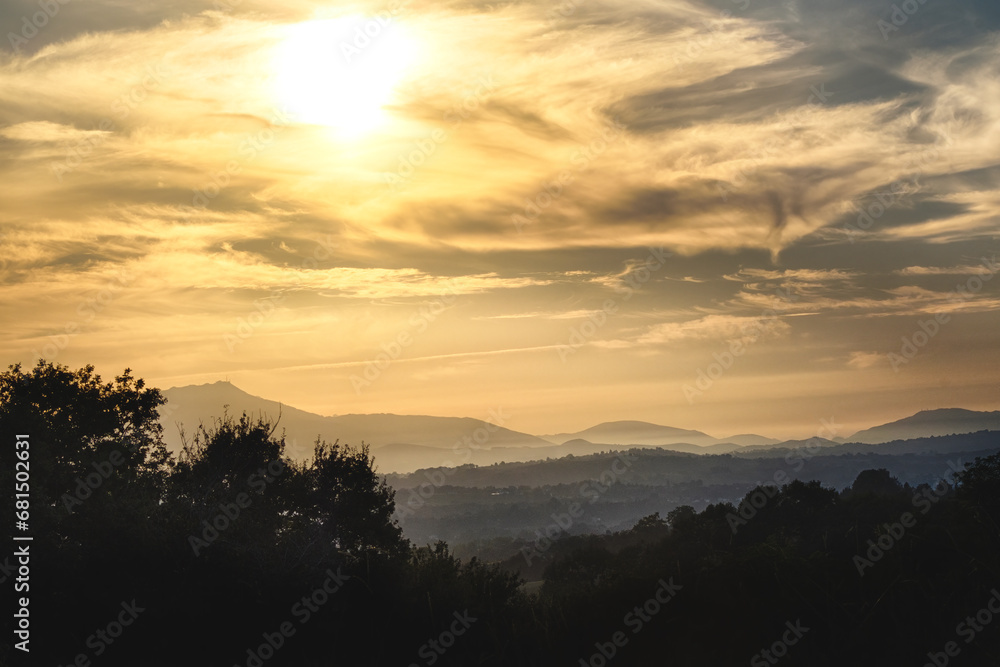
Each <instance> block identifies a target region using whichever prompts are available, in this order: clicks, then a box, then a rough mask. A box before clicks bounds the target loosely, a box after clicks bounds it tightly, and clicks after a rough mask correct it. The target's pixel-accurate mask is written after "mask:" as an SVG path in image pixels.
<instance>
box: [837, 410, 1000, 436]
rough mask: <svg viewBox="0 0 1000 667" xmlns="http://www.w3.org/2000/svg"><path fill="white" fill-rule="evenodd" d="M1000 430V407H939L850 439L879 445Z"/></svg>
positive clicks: (861, 433) (856, 434)
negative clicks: (977, 409) (997, 408)
mask: <svg viewBox="0 0 1000 667" xmlns="http://www.w3.org/2000/svg"><path fill="white" fill-rule="evenodd" d="M997 430H1000V410H993V411H992V412H979V411H976V410H967V409H965V408H937V409H933V410H921V411H920V412H918V413H916V414H913V415H910V416H909V417H903V418H902V419H897V420H896V421H894V422H889V423H888V424H882V425H881V426H875V427H872V428H868V429H865V430H863V431H858V432H857V433H855V434H854V435H852V436H851V437H849V438H847V439H846V440H847V441H848V442H863V443H867V444H878V443H882V442H891V441H893V440H910V439H913V438H926V437H929V436H937V435H955V434H960V433H975V432H976V431H997Z"/></svg>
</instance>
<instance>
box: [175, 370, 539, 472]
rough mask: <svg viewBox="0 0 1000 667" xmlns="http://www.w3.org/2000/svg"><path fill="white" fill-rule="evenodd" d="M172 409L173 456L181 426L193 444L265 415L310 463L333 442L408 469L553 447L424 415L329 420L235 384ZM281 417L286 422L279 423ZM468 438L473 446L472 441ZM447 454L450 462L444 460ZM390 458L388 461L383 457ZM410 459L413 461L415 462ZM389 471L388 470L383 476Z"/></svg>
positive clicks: (190, 396) (180, 392)
mask: <svg viewBox="0 0 1000 667" xmlns="http://www.w3.org/2000/svg"><path fill="white" fill-rule="evenodd" d="M163 395H164V396H165V397H166V398H167V401H168V402H167V406H166V409H165V410H162V411H161V418H160V422H161V423H162V424H163V427H164V440H166V442H167V446H168V447H169V448H170V449H171V451H175V452H176V451H179V450H180V447H181V437H180V432H179V429H178V426H177V425H178V423H180V424H182V425H183V427H184V432H185V435H186V436H187V437H188V438H189V439H190V438H191V437H192V436H193V435H194V433H195V431H196V429H197V427H198V424H199V423H201V422H205V423H206V425H209V424H211V422H212V421H213V420H214V419H215V418H218V417H221V416H222V414H223V406H229V407H228V413H229V414H230V415H232V416H236V417H238V416H239V415H241V414H242V413H243V412H246V413H247V414H248V415H251V416H254V417H257V416H260V415H264V416H266V417H268V418H269V419H271V420H278V433H279V434H280V433H281V431H282V430H284V431H285V444H286V448H287V450H288V453H289V455H290V456H292V457H293V458H297V459H305V458H308V457H310V456H311V455H312V452H313V445H314V443H315V441H316V438H317V437H321V438H322V439H324V440H326V441H327V442H333V441H335V440H339V441H340V442H341V443H345V444H351V445H360V444H361V443H362V442H364V443H367V444H369V445H371V447H372V451H373V452H377V451H378V450H379V449H380V448H381V447H384V446H387V445H395V447H394V450H389V451H394V452H395V454H396V455H395V456H394V457H393V459H394V465H396V464H398V465H402V466H404V467H405V466H408V465H410V463H416V461H417V460H420V461H421V462H422V464H424V465H426V464H427V463H428V459H432V460H433V459H436V460H437V463H432V465H444V463H445V461H446V460H452V461H453V462H454V464H455V465H459V464H460V463H461V462H462V461H460V460H457V459H456V456H457V455H456V453H455V452H454V451H453V449H452V448H453V447H455V446H456V445H462V446H464V444H465V443H466V442H470V443H472V444H475V445H476V446H486V447H523V448H526V449H530V448H533V447H548V446H550V443H548V442H546V441H545V440H542V439H541V438H538V437H536V436H533V435H529V434H527V433H519V432H517V431H512V430H510V429H507V428H503V427H502V426H498V425H495V424H490V423H488V422H485V421H482V420H479V419H471V418H467V417H431V416H423V415H394V414H371V415H337V416H332V417H327V416H323V415H317V414H314V413H311V412H306V411H305V410H299V409H298V408H293V407H289V406H287V405H283V404H281V403H278V402H277V401H271V400H268V399H265V398H261V397H259V396H253V395H252V394H248V393H247V392H245V391H243V390H242V389H239V388H238V387H236V386H234V385H233V384H231V383H229V382H216V383H213V384H204V385H190V386H186V387H174V388H171V389H167V390H165V391H164V392H163ZM279 415H280V420H279ZM467 438H468V441H467V440H466V439H467ZM441 452H443V453H444V454H445V456H443V457H442V456H441ZM382 458H388V457H382ZM409 459H413V461H410V460H409ZM383 471H384V470H383Z"/></svg>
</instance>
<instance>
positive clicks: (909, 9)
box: [0, 0, 1000, 438]
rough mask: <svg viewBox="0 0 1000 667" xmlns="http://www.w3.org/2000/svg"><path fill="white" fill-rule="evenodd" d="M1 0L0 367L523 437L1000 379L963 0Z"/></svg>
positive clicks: (729, 424) (995, 236)
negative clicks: (83, 370) (83, 374)
mask: <svg viewBox="0 0 1000 667" xmlns="http://www.w3.org/2000/svg"><path fill="white" fill-rule="evenodd" d="M0 28H2V33H3V35H5V36H4V38H3V39H2V40H0V177H2V179H3V184H4V187H3V190H2V194H0V250H2V255H0V284H2V290H3V298H2V299H0V319H2V321H3V323H4V326H3V327H2V331H0V361H2V362H3V364H4V365H5V366H6V365H7V364H14V363H21V364H23V365H24V366H25V367H30V366H32V365H34V363H35V362H36V361H37V359H38V358H40V357H43V358H45V359H46V360H48V361H54V362H58V363H61V364H66V365H68V366H70V367H72V368H76V367H80V366H83V365H85V364H94V365H95V366H96V367H97V370H98V372H100V373H102V374H103V375H104V376H105V377H107V378H110V377H112V376H114V375H116V374H118V373H120V372H121V370H122V369H124V368H125V367H129V368H131V369H133V371H134V373H135V374H136V375H138V376H140V377H142V378H144V379H146V380H147V382H149V383H150V384H152V385H154V386H158V387H161V388H167V387H171V386H180V385H188V384H201V383H207V382H215V381H217V380H224V379H228V380H230V381H231V382H233V383H234V384H236V385H237V386H239V387H240V388H242V389H244V390H245V391H248V392H250V393H252V394H256V395H260V396H264V397H266V398H269V399H274V400H280V401H282V402H284V403H286V404H288V405H292V406H295V407H298V408H301V409H305V410H310V411H313V412H317V413H321V414H348V413H382V412H392V413H398V414H431V415H442V416H467V417H475V418H480V419H486V418H487V417H488V415H490V414H491V413H492V414H497V411H498V410H501V411H502V414H504V415H505V423H504V424H503V425H504V426H506V427H507V428H512V429H514V430H519V431H525V432H531V433H535V434H544V433H554V432H563V431H574V430H580V429H583V428H586V427H589V426H592V425H594V424H596V423H599V422H602V421H610V420H619V419H637V420H644V421H651V422H655V423H660V424H666V425H671V426H676V427H682V428H694V429H699V430H702V431H705V432H708V433H710V434H712V435H714V436H717V437H721V436H727V435H733V434H736V433H745V432H756V433H762V434H764V435H768V436H772V437H803V438H805V437H811V436H813V435H816V434H817V433H818V432H820V431H821V429H824V428H825V427H824V422H823V421H822V420H827V422H825V423H829V421H830V420H832V421H833V423H836V424H838V425H840V428H842V431H840V432H838V433H836V435H840V436H846V435H849V434H850V433H852V432H854V431H856V430H858V429H861V428H866V427H868V426H872V425H875V424H879V423H883V422H886V421H890V420H893V419H898V418H901V417H904V416H907V415H910V414H913V413H914V412H916V411H918V410H922V409H929V408H939V407H966V408H970V409H984V410H985V409H988V410H993V409H997V408H998V407H1000V348H998V335H997V332H998V331H1000V327H998V325H1000V314H998V313H1000V289H998V288H1000V279H997V280H993V277H994V276H995V274H996V273H997V269H998V268H1000V264H998V262H1000V259H998V257H997V250H998V249H1000V224H998V223H1000V216H998V211H1000V207H998V204H1000V5H997V4H996V2H995V1H994V0H948V1H947V2H945V1H944V0H923V1H921V0H907V1H906V2H901V3H891V2H888V1H883V0H875V1H871V0H868V1H862V0H783V1H781V2H777V1H775V0H707V1H687V0H660V1H652V0H645V1H644V0H640V1H635V0H630V1H629V2H624V1H622V0H565V1H564V2H562V3H561V4H560V3H541V2H510V3H481V2H467V1H454V2H424V1H419V0H412V1H406V0H401V1H395V0H390V1H388V2H383V1H381V0H379V1H376V2H371V3H321V2H310V1H306V0H292V1H291V2H287V1H282V2H280V3H279V2H268V1H265V0H214V1H213V2H205V1H194V0H181V1H180V2H176V1H172V2H164V1H162V0H158V1H154V0H146V1H142V0H138V1H133V2H128V3H123V2H116V1H111V0H93V1H88V2H81V1H79V0H66V1H65V2H62V1H61V0H50V2H49V3H48V4H46V0H42V1H41V2H29V1H27V0H11V1H8V2H4V3H3V4H2V6H0ZM825 434H826V435H829V434H830V431H829V430H827V431H825Z"/></svg>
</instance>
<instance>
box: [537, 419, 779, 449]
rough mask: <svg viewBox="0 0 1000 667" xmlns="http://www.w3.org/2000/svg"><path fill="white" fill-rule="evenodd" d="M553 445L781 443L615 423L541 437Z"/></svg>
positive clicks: (749, 435) (753, 436)
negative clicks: (589, 443)
mask: <svg viewBox="0 0 1000 667" xmlns="http://www.w3.org/2000/svg"><path fill="white" fill-rule="evenodd" d="M540 437H541V438H544V439H545V440H548V441H549V442H551V443H553V444H557V445H560V444H564V443H566V442H569V441H571V440H587V441H589V442H608V443H615V444H621V445H653V446H659V445H678V444H688V445H700V446H709V445H722V444H734V445H740V446H747V445H774V444H778V443H779V442H781V441H780V440H776V439H774V438H767V437H765V436H762V435H756V434H754V433H744V434H741V435H734V436H732V437H730V438H713V437H712V436H710V435H708V434H707V433H703V432H702V431H694V430H690V429H683V428H674V427H673V426H661V425H660V424H652V423H650V422H643V421H613V422H604V423H601V424H598V425H596V426H591V427H590V428H587V429H584V430H582V431H577V432H576V433H555V434H553V435H543V436H540Z"/></svg>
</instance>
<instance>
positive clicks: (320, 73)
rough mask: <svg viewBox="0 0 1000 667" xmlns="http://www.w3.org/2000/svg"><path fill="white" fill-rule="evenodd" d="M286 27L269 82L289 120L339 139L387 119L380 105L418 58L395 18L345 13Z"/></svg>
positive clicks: (359, 133)
mask: <svg viewBox="0 0 1000 667" xmlns="http://www.w3.org/2000/svg"><path fill="white" fill-rule="evenodd" d="M287 30H288V32H287V36H286V37H285V38H284V39H283V40H282V41H281V42H280V44H279V45H278V46H277V49H276V51H275V54H274V59H273V66H274V86H275V95H276V97H277V98H278V101H279V104H280V105H281V106H282V107H284V110H285V111H286V112H287V113H288V114H289V115H290V116H292V117H293V119H294V120H296V121H297V122H301V123H309V124H314V125H325V126H327V127H329V128H330V129H331V130H332V131H333V133H334V134H335V135H336V136H338V137H340V138H344V139H353V138H358V137H361V136H363V135H365V134H367V133H369V132H371V131H372V130H374V129H376V128H377V127H378V126H379V125H382V124H383V123H384V122H385V121H386V120H387V113H386V111H385V106H386V105H388V104H390V103H391V102H392V101H393V98H394V96H395V93H396V88H397V86H398V85H399V83H400V82H401V81H402V79H403V77H404V75H405V74H406V72H407V70H409V69H410V67H411V66H412V65H413V64H414V61H415V59H416V56H417V45H416V41H415V40H414V39H413V38H412V37H411V36H410V35H409V34H408V32H407V31H406V29H405V28H404V27H403V26H402V25H400V24H399V22H398V21H397V20H396V19H393V18H392V17H390V16H388V15H384V16H378V17H366V16H350V17H341V18H335V19H324V20H315V21H307V22H305V23H298V24H295V25H293V26H290V27H289V28H288V29H287Z"/></svg>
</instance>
